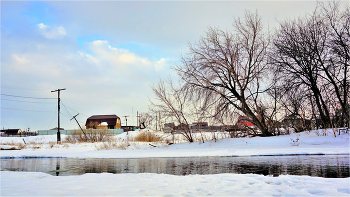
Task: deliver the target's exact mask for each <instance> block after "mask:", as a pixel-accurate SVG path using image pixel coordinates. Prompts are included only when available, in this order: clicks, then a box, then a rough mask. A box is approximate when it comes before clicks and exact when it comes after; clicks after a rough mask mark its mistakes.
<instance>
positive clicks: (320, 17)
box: [270, 3, 349, 127]
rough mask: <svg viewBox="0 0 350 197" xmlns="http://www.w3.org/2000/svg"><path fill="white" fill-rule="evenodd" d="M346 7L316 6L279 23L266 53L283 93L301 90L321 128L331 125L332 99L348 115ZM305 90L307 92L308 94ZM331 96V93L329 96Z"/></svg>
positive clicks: (347, 32)
mask: <svg viewBox="0 0 350 197" xmlns="http://www.w3.org/2000/svg"><path fill="white" fill-rule="evenodd" d="M348 30H349V8H347V9H346V10H345V11H344V12H339V4H337V3H334V4H333V5H330V6H328V7H326V6H324V7H323V10H321V11H320V7H318V8H317V9H316V10H315V11H314V13H313V14H311V15H308V16H305V17H303V18H299V19H298V20H289V21H285V22H283V23H281V24H280V28H279V30H278V31H277V33H276V36H275V39H274V41H273V49H272V50H271V54H270V61H271V64H272V65H273V66H274V69H275V74H276V76H277V77H279V79H280V80H281V81H282V83H281V85H282V86H283V87H284V92H296V91H299V90H303V91H304V90H305V91H304V92H305V93H306V94H305V96H308V97H309V98H312V99H313V101H312V102H314V103H315V105H316V108H317V111H318V114H319V115H320V118H321V120H322V122H323V124H324V126H325V127H328V126H331V123H332V121H331V113H332V112H335V111H336V109H333V108H332V107H331V102H334V98H336V99H337V103H338V104H339V105H340V108H342V111H343V117H344V118H345V119H346V117H349V115H348V110H347V109H346V107H347V106H348V104H347V102H348V101H347V100H348V97H349V95H348V89H349V87H348V82H347V80H348V74H349V73H348V66H349V31H348ZM308 93H309V94H310V95H308ZM333 95H334V96H333Z"/></svg>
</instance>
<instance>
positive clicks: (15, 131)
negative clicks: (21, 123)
mask: <svg viewBox="0 0 350 197" xmlns="http://www.w3.org/2000/svg"><path fill="white" fill-rule="evenodd" d="M0 132H1V133H4V134H5V135H18V134H19V133H22V131H21V129H3V130H1V131H0Z"/></svg>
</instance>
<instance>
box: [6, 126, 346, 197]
mask: <svg viewBox="0 0 350 197" xmlns="http://www.w3.org/2000/svg"><path fill="white" fill-rule="evenodd" d="M324 133H326V136H324V135H320V134H324ZM135 134H137V132H129V135H126V133H123V134H120V135H117V136H115V139H116V140H118V142H119V143H124V144H125V143H127V139H132V136H133V135H135ZM206 135H208V136H210V135H211V134H210V133H209V134H206ZM208 136H206V137H208ZM64 137H65V136H64V135H62V139H64ZM23 140H24V141H25V142H26V143H27V146H26V148H24V149H22V150H1V151H0V158H9V157H19V158H20V157H67V158H145V157H201V156H252V155H302V154H345V155H349V154H350V146H349V134H348V133H342V134H341V135H339V136H338V134H337V137H334V135H333V131H332V130H328V131H326V132H325V131H312V132H303V133H299V134H296V133H293V134H291V135H283V136H275V137H266V138H264V137H254V138H233V139H232V138H230V139H219V140H217V141H215V140H210V141H206V142H205V143H202V142H199V141H197V142H194V143H187V142H182V143H176V144H173V145H167V144H164V143H151V144H152V145H154V146H156V147H153V146H150V145H149V144H150V143H136V142H133V141H129V142H128V143H129V144H130V146H124V148H125V149H126V150H123V149H116V148H113V149H111V150H101V148H100V147H102V146H103V145H104V144H103V143H76V144H67V143H62V144H59V145H58V144H56V143H55V142H56V136H55V135H50V136H30V137H1V138H0V144H2V145H0V146H1V147H4V148H9V146H18V144H23V143H24V141H23ZM293 141H294V142H293ZM34 142H35V143H34ZM116 147H117V146H116ZM0 175H1V196H10V195H18V196H37V195H43V196H69V195H73V196H86V195H92V196H96V195H97V196H105V195H110V196H207V195H213V196H225V195H227V196H349V195H350V191H349V188H350V186H349V185H350V178H321V177H308V176H292V175H280V176H279V177H270V176H263V175H255V174H215V175H189V176H176V175H167V174H151V173H140V174H109V173H102V174H93V173H90V174H84V175H80V176H58V177H56V176H51V175H49V174H45V173H41V172H8V171H1V174H0Z"/></svg>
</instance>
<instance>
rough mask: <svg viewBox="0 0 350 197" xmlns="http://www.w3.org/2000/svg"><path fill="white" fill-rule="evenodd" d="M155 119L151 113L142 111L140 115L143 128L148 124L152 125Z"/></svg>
mask: <svg viewBox="0 0 350 197" xmlns="http://www.w3.org/2000/svg"><path fill="white" fill-rule="evenodd" d="M153 119H154V117H152V116H151V115H150V114H149V113H140V117H139V121H140V126H141V127H143V128H146V127H147V126H148V125H150V123H151V122H152V121H153ZM138 126H139V125H138Z"/></svg>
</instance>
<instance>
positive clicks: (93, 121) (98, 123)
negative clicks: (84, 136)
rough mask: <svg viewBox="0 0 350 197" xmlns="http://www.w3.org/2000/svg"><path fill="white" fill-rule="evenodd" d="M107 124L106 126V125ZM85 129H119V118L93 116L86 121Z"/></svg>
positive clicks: (114, 116) (115, 116)
mask: <svg viewBox="0 0 350 197" xmlns="http://www.w3.org/2000/svg"><path fill="white" fill-rule="evenodd" d="M106 123H107V124H106ZM85 126H86V128H87V129H98V128H108V129H121V122H120V118H119V117H118V116H117V115H115V114H113V115H93V116H91V117H89V118H88V119H87V120H86V124H85Z"/></svg>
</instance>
